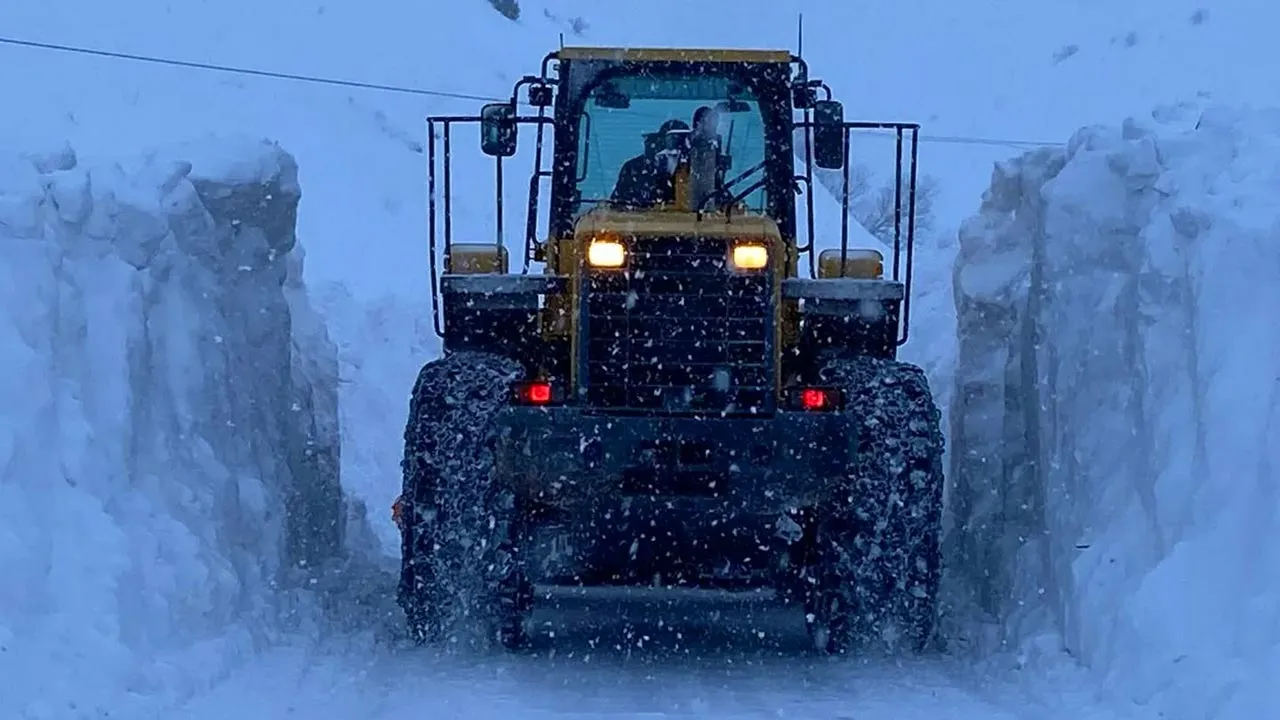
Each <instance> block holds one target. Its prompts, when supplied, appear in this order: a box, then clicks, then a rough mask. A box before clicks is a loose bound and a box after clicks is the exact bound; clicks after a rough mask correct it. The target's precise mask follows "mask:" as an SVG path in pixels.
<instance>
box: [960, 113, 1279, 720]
mask: <svg viewBox="0 0 1280 720" xmlns="http://www.w3.org/2000/svg"><path fill="white" fill-rule="evenodd" d="M1152 118H1153V119H1152V120H1151V121H1147V122H1137V121H1132V120H1130V121H1128V122H1126V123H1125V124H1124V125H1123V127H1121V128H1100V127H1091V128H1085V129H1082V130H1080V131H1079V132H1078V133H1076V135H1075V136H1074V137H1073V138H1072V139H1071V142H1070V143H1069V145H1068V147H1067V148H1066V149H1064V150H1044V151H1038V152H1033V153H1029V154H1027V155H1024V156H1022V157H1020V158H1018V159H1016V160H1013V161H1010V162H1007V163H1003V164H1001V165H999V166H998V167H997V168H996V171H995V173H994V177H993V180H992V185H991V188H990V190H989V191H987V193H986V195H985V197H984V199H983V204H982V209H981V212H980V213H979V214H978V215H977V216H976V217H974V218H972V219H971V220H970V221H969V222H968V223H967V224H966V225H965V227H964V228H963V230H962V232H961V235H960V251H959V256H958V258H957V260H956V265H955V275H954V281H955V282H954V290H955V299H956V307H957V315H958V324H959V352H958V360H957V377H956V384H955V397H954V399H953V401H952V407H951V419H952V443H953V448H955V451H954V452H953V454H952V459H951V461H952V481H953V483H954V484H955V486H956V490H957V492H956V496H955V497H956V501H955V503H954V505H953V508H954V512H955V514H956V526H957V532H956V533H955V535H954V537H953V539H952V556H953V557H954V558H957V559H958V561H957V562H958V564H957V567H958V570H959V573H960V574H961V575H963V576H964V580H965V581H966V582H967V584H968V589H969V591H970V600H971V601H972V603H973V604H974V605H975V606H976V607H977V608H979V609H980V610H982V611H984V612H985V613H986V615H987V616H988V617H989V618H991V619H993V620H995V621H997V624H995V625H994V627H997V628H999V629H998V630H997V631H996V632H995V633H994V635H995V637H992V638H988V639H989V640H998V641H1000V642H1003V643H1010V644H1013V645H1014V646H1019V647H1021V648H1022V649H1023V650H1027V649H1030V648H1034V647H1039V648H1041V649H1044V647H1045V646H1044V640H1045V638H1046V637H1054V636H1060V637H1061V642H1062V643H1064V644H1065V649H1066V650H1068V651H1069V652H1071V653H1072V654H1074V655H1076V656H1077V657H1079V658H1080V659H1081V661H1082V662H1084V663H1085V664H1086V665H1087V666H1088V667H1090V668H1091V669H1092V670H1093V671H1094V672H1095V673H1096V674H1097V675H1098V677H1099V679H1100V680H1101V681H1102V683H1103V685H1104V687H1105V689H1106V690H1107V691H1108V692H1109V693H1111V694H1114V695H1116V696H1119V697H1120V698H1122V699H1125V700H1128V701H1132V702H1134V703H1137V704H1139V705H1146V706H1148V707H1149V709H1152V710H1156V711H1159V712H1162V713H1163V715H1162V717H1165V718H1170V719H1176V718H1224V719H1225V718H1231V719H1234V718H1241V719H1243V718H1259V717H1280V693H1277V692H1276V689H1275V679H1276V678H1277V677H1280V544H1277V542H1276V538H1277V537H1278V536H1280V481H1278V480H1277V475H1276V471H1277V469H1280V323H1278V322H1277V308H1278V307H1280V203H1277V201H1276V198H1277V197H1280V112H1270V113H1268V112H1261V111H1235V110H1231V109H1224V108H1211V109H1208V110H1205V111H1203V112H1202V111H1200V110H1199V109H1195V108H1189V107H1174V108H1161V109H1159V110H1157V111H1156V112H1154V113H1153V114H1152Z"/></svg>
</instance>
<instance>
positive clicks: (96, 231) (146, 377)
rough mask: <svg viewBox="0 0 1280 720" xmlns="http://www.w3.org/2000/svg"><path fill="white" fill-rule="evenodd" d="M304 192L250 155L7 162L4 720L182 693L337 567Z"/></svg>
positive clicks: (258, 147)
mask: <svg viewBox="0 0 1280 720" xmlns="http://www.w3.org/2000/svg"><path fill="white" fill-rule="evenodd" d="M228 160H229V161H228ZM295 176H296V167H295V165H294V162H293V159H292V158H291V157H290V156H289V155H288V154H287V153H285V152H283V151H282V150H280V149H279V148H277V147H275V146H273V145H270V144H267V143H253V142H229V141H228V142H222V143H217V144H207V145H202V146H192V147H188V148H185V149H182V150H180V151H174V152H170V153H165V154H155V155H150V156H147V157H145V158H142V159H140V160H138V161H134V162H130V163H126V164H113V165H104V166H100V167H92V168H87V167H85V166H83V165H82V164H81V163H80V162H79V161H78V160H77V158H76V156H75V154H74V153H73V152H72V151H71V150H66V151H63V152H60V153H54V154H52V155H50V156H42V157H31V156H25V157H14V158H8V159H4V160H0V368H3V373H0V578H3V579H4V580H3V582H0V716H3V717H36V718H38V717H61V718H65V717H81V716H83V717H97V716H98V713H99V712H100V711H109V712H110V714H112V715H113V716H116V715H122V714H124V715H128V714H129V713H128V710H129V708H131V707H132V708H141V707H142V706H143V705H146V704H147V703H149V702H152V701H157V700H162V699H164V698H165V697H166V696H171V695H172V694H173V693H180V692H182V691H184V690H191V689H194V688H192V687H190V686H191V685H192V684H193V683H199V682H201V681H207V680H208V679H209V677H208V676H209V673H210V670H211V669H212V671H214V672H216V669H217V667H218V666H219V665H220V664H222V663H225V662H226V661H227V660H229V659H230V658H232V657H233V656H234V655H235V654H237V653H240V652H244V651H246V650H248V649H250V648H252V647H254V646H255V645H256V644H257V643H258V642H259V641H261V640H262V639H263V638H264V636H265V634H266V633H268V632H270V631H271V629H272V628H274V627H277V626H279V615H280V613H281V612H282V607H281V606H280V600H281V598H282V597H283V596H281V595H277V594H274V593H272V592H269V589H271V588H273V587H276V586H278V585H284V586H287V585H288V584H289V580H288V577H287V574H286V573H285V571H287V570H288V568H289V567H292V566H297V565H298V564H302V563H311V564H314V563H316V562H317V561H320V560H323V559H324V558H325V557H326V556H329V555H332V554H333V553H334V552H336V551H337V549H338V547H339V545H340V542H341V538H340V537H339V535H338V533H339V532H340V528H341V524H340V523H339V522H338V520H339V513H340V505H341V496H340V490H339V487H338V447H339V446H338V430H337V400H336V397H337V394H336V393H337V387H336V375H337V369H336V358H335V350H334V348H333V346H332V345H331V344H330V343H329V340H328V338H327V335H326V333H325V330H324V327H323V325H322V324H321V323H320V321H319V318H318V316H316V315H314V314H313V313H312V311H311V310H310V308H309V306H308V304H307V301H306V298H305V295H304V291H303V288H302V285H301V279H300V278H301V261H302V258H301V251H300V249H299V248H297V247H296V242H295V233H294V219H295V217H296V210H297V205H298V201H299V197H300V193H299V189H298V186H297V183H296V179H295ZM122 688H123V689H125V690H124V691H123V694H121V693H122V691H121V689H122Z"/></svg>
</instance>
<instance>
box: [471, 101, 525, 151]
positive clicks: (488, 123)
mask: <svg viewBox="0 0 1280 720" xmlns="http://www.w3.org/2000/svg"><path fill="white" fill-rule="evenodd" d="M516 135H517V133H516V108H515V105H513V104H511V103H494V104H492V105H485V106H484V107H483V108H481V109H480V150H481V151H483V152H484V154H485V155H490V156H492V157H511V156H512V155H515V154H516Z"/></svg>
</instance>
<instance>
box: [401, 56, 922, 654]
mask: <svg viewBox="0 0 1280 720" xmlns="http://www.w3.org/2000/svg"><path fill="white" fill-rule="evenodd" d="M553 68H554V73H553V72H552V69H553ZM524 88H527V101H528V105H530V106H531V107H533V108H535V109H536V113H535V114H526V115H521V114H519V113H518V112H517V108H518V107H519V94H520V91H521V90H522V89H524ZM820 93H821V94H822V99H819V94H820ZM831 95H832V94H831V90H830V88H829V87H827V86H826V84H825V83H823V82H822V81H820V80H810V79H809V72H808V67H807V65H806V64H805V63H804V61H803V60H801V59H800V58H799V57H796V56H794V55H792V54H791V53H789V52H785V51H743V50H669V49H618V48H562V49H561V50H559V51H557V52H554V53H551V54H549V55H548V56H547V57H546V58H545V59H544V61H543V64H542V72H541V75H539V76H527V77H525V78H523V79H521V80H520V81H519V82H518V83H517V84H516V86H515V88H514V90H513V93H512V96H511V98H510V100H509V101H507V102H503V103H493V104H490V105H486V106H484V108H483V109H482V110H481V113H480V114H479V115H477V116H474V117H471V116H441V117H432V118H429V119H428V122H427V124H428V128H427V130H428V165H429V170H428V193H429V197H428V225H429V227H428V247H429V254H430V262H431V293H432V301H433V304H432V309H433V315H434V320H435V327H436V331H437V333H438V334H439V335H440V336H441V338H442V340H443V346H444V347H443V350H444V352H443V356H442V357H441V358H439V359H437V360H433V361H431V362H428V363H427V364H426V365H425V366H424V367H423V369H422V372H421V373H420V375H419V377H418V380H417V383H416V384H415V387H414V390H413V395H412V399H411V403H410V416H409V420H408V423H407V426H406V433H405V455H404V461H403V469H404V487H403V494H402V495H401V497H400V498H399V499H398V500H397V503H396V508H395V514H396V519H397V522H398V524H399V526H400V529H401V534H402V551H403V562H402V577H401V585H400V591H399V599H400V603H401V605H402V607H404V609H405V612H406V615H407V618H408V624H409V630H410V632H411V634H412V635H413V636H414V637H415V638H417V639H419V640H427V639H429V638H432V637H440V636H441V635H442V634H443V633H446V632H448V631H449V628H453V627H456V624H457V621H458V620H459V619H460V618H463V617H468V618H472V619H476V618H479V619H481V620H483V622H484V623H485V624H486V627H488V628H490V629H491V630H492V631H493V632H494V634H495V637H497V638H499V639H500V640H501V641H502V642H503V643H504V644H505V645H507V646H509V647H515V646H519V645H522V644H524V643H525V642H527V640H528V638H529V632H530V628H529V626H528V622H529V618H530V614H531V610H532V606H533V602H534V597H535V590H534V588H535V587H536V586H538V585H619V584H621V585H637V584H644V585H651V584H655V583H656V584H659V585H677V586H693V587H721V588H760V587H767V588H771V589H773V590H774V591H776V592H777V594H778V596H779V597H780V599H781V600H782V601H784V602H795V603H796V604H797V605H798V606H799V607H802V608H803V610H804V613H805V616H806V620H807V625H808V627H809V629H810V632H811V635H812V636H813V638H814V641H815V644H816V646H817V647H818V648H819V649H821V650H824V651H831V652H843V651H845V650H847V649H848V648H849V647H851V646H852V645H853V643H854V642H855V641H857V640H859V639H866V638H868V637H873V636H876V637H883V638H889V639H892V638H895V637H899V636H905V637H907V638H908V639H909V640H910V641H911V642H912V643H913V644H914V645H916V646H917V647H919V646H923V645H924V644H927V643H928V642H929V640H930V639H931V638H932V636H933V633H934V625H935V596H936V592H937V585H938V575H939V572H940V567H939V564H940V560H939V551H938V541H939V533H940V524H941V517H940V515H941V506H942V498H941V494H942V484H943V479H942V466H941V452H942V435H941V432H940V428H939V414H938V411H937V408H936V407H935V404H934V402H933V399H932V396H931V393H930V390H929V386H928V382H927V380H926V379H925V377H924V374H923V372H921V371H920V369H919V368H917V367H914V366H912V365H909V364H907V363H903V362H900V361H898V360H897V349H898V347H899V346H900V345H902V344H903V343H905V342H906V340H907V338H908V335H909V314H910V296H911V277H912V270H913V267H912V266H913V259H914V234H915V232H914V231H915V225H914V218H915V193H916V164H917V149H918V131H919V126H918V125H916V124H915V123H872V122H850V121H846V120H845V119H844V111H843V107H842V106H841V104H840V103H839V102H837V101H835V100H833V99H832V97H831ZM549 109H550V110H551V111H552V112H551V114H550V115H548V110H549ZM686 113H687V115H686ZM797 115H798V116H799V117H797ZM677 116H687V117H690V119H691V120H692V122H691V123H686V122H685V121H684V120H683V119H682V117H677ZM650 121H651V122H650ZM674 121H679V122H674ZM644 122H650V125H656V124H657V123H658V122H661V127H660V128H659V129H658V130H654V131H653V132H648V133H644V134H643V135H641V133H640V132H639V130H638V129H639V128H640V127H641V123H644ZM460 125H470V126H478V128H479V134H480V140H481V149H482V151H483V152H484V153H485V154H487V155H490V156H492V157H494V158H495V165H494V168H495V170H494V172H495V187H496V195H495V207H494V213H495V214H494V224H495V231H496V237H495V239H494V241H493V242H490V243H476V242H467V243H458V242H454V241H453V219H452V197H453V178H452V171H451V164H452V163H451V161H452V155H453V145H452V141H453V136H454V134H455V130H456V127H457V126H460ZM681 125H683V128H682V127H681ZM522 126H524V127H532V128H533V129H534V131H535V132H536V142H535V148H534V153H533V159H532V162H533V171H532V173H531V174H530V178H529V186H528V194H527V215H526V223H525V231H524V244H523V259H522V267H521V270H520V271H519V272H518V273H516V272H511V270H510V262H509V255H510V253H509V251H508V249H507V247H506V244H505V238H504V217H505V211H506V207H505V188H504V174H505V173H506V172H507V170H506V168H505V163H504V161H505V160H507V159H509V158H511V157H512V156H514V155H515V154H516V151H517V146H518V142H517V139H518V136H519V133H520V128H521V127H522ZM548 129H550V138H549V140H550V142H549V143H548ZM796 130H801V131H802V133H803V138H802V142H803V145H804V147H803V150H804V152H803V158H804V172H803V173H802V174H797V173H796V168H795V163H796V153H795V147H794V143H795V131H796ZM855 130H888V131H891V132H893V133H894V135H895V139H896V153H895V167H894V172H895V198H894V203H895V214H894V224H893V228H894V235H893V249H892V254H893V258H892V264H891V268H892V270H891V275H890V277H889V278H885V277H884V269H885V268H884V256H883V253H881V252H879V251H877V250H874V249H870V248H858V249H853V248H851V247H850V208H849V204H850V197H849V187H850V182H849V180H850V177H849V175H850V146H851V133H852V132H853V131H855ZM641 136H642V137H643V140H644V142H643V148H640V147H638V146H639V145H640V142H639V138H640V137H641ZM757 136H758V137H757ZM744 137H745V138H747V139H745V140H744V139H743V138H744ZM548 144H549V145H550V148H549V149H548ZM630 146H637V147H631V149H640V150H642V152H641V154H639V155H637V156H636V157H635V158H632V159H630V160H628V161H627V162H626V163H623V162H621V161H622V158H623V156H624V155H626V154H628V153H629V152H630V150H628V149H627V148H628V147H630ZM548 157H549V158H550V160H551V163H550V164H551V166H550V168H546V167H544V165H545V164H546V160H547V158H548ZM743 158H746V159H747V160H748V161H750V160H752V159H753V158H758V162H755V163H753V164H751V165H749V166H748V167H747V168H746V170H745V171H743V172H741V173H739V175H738V176H736V177H733V178H732V179H730V178H729V177H728V176H727V173H728V171H729V170H731V169H735V168H734V163H735V162H737V161H741V160H742V159H743ZM631 163H637V164H636V167H637V168H639V167H642V166H643V167H644V168H647V170H645V172H647V173H648V174H647V175H644V174H641V175H637V176H636V177H639V178H641V180H640V181H639V184H637V185H636V186H635V187H636V188H638V190H636V192H640V193H641V195H643V193H649V195H644V197H646V198H648V199H643V200H639V199H635V198H638V197H641V195H634V196H633V195H628V194H627V193H624V192H623V186H624V184H626V183H624V180H623V177H624V176H626V175H627V173H628V172H629V171H628V167H629V166H630V165H631ZM438 164H439V165H440V172H439V173H437V165H438ZM815 165H816V166H817V167H818V168H822V169H827V170H837V169H840V170H842V173H841V174H842V180H843V183H842V188H843V192H842V193H841V195H842V197H841V210H842V215H841V217H842V220H841V232H840V244H839V247H838V248H832V249H828V250H824V251H822V252H818V251H817V249H816V247H815V243H814V238H815V227H814V224H815V223H814V197H813V195H814V192H816V187H817V186H816V185H815V183H814V168H815ZM655 168H656V169H655ZM661 168H666V169H665V170H662V169H661ZM756 174H759V177H758V178H757V179H754V180H752V178H753V176H754V175H756ZM615 178H616V185H615ZM748 180H751V182H750V183H749V184H746V185H743V186H740V187H738V189H736V190H732V189H731V188H733V187H734V186H735V185H739V184H741V183H744V182H746V181H748ZM543 181H549V182H550V193H549V201H548V203H547V206H548V208H549V209H548V213H547V215H546V239H541V238H540V237H539V219H540V214H539V213H540V209H541V206H542V203H541V202H540V197H539V196H540V188H541V184H542V182H543ZM610 186H614V189H613V191H612V193H611V194H610V193H608V192H607V191H608V188H609V187H610ZM628 187H631V186H628ZM800 194H803V195H804V196H805V199H806V202H805V203H804V208H805V220H806V222H805V226H806V230H807V238H806V240H805V242H803V243H801V242H799V241H798V233H797V226H798V222H797V214H798V213H797V209H796V206H797V204H798V203H797V195H800ZM441 251H443V265H444V272H443V274H440V275H437V271H436V263H437V259H438V258H439V255H440V253H441ZM806 259H807V262H804V261H805V260H806ZM535 263H537V264H541V265H542V268H541V271H540V272H538V271H533V272H531V268H532V265H533V264H535ZM802 267H805V268H806V270H807V272H805V275H806V276H804V277H802V276H801V268H802Z"/></svg>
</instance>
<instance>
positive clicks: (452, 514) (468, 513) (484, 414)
mask: <svg viewBox="0 0 1280 720" xmlns="http://www.w3.org/2000/svg"><path fill="white" fill-rule="evenodd" d="M520 374H521V369H520V366H519V364H518V363H516V362H514V361H511V360H509V359H506V358H503V357H500V356H496V355H491V354H487V353H477V352H457V353H451V354H449V355H446V356H445V357H443V358H441V359H439V360H434V361H432V362H429V363H427V364H426V365H425V366H423V368H422V370H421V372H419V374H418V380H417V382H416V383H415V385H414V388H413V396H412V399H411V400H410V404H409V419H408V422H407V424H406V427H405V433H404V442H405V451H404V459H403V461H402V463H401V468H402V470H403V473H404V487H403V495H402V496H401V498H402V504H403V515H402V516H403V518H404V523H403V529H402V534H401V557H402V560H401V577H400V588H399V598H398V599H399V602H400V605H401V607H402V608H403V609H404V612H405V618H406V621H407V626H408V632H409V635H410V637H411V639H413V640H414V641H415V642H417V643H426V642H438V641H442V640H446V639H448V640H451V641H454V642H456V641H458V640H460V639H461V637H460V636H462V635H472V636H473V637H474V636H475V635H476V634H478V635H479V637H480V639H481V640H482V642H484V644H487V639H497V640H499V642H501V643H502V644H503V645H505V646H507V647H516V646H519V645H521V644H522V643H523V642H524V641H525V639H526V633H525V620H526V619H527V615H528V612H529V610H530V608H531V606H532V588H531V587H529V586H528V583H527V581H525V576H524V574H523V573H522V572H521V567H520V562H519V552H518V546H517V542H518V539H519V535H520V532H519V528H518V527H517V526H516V523H517V522H518V513H517V509H516V507H515V501H514V495H513V493H512V492H511V491H510V489H509V488H507V487H506V486H504V484H503V483H502V481H501V478H497V477H495V476H494V473H493V464H494V460H493V448H494V441H495V437H496V427H495V421H496V419H497V417H498V414H499V413H500V412H501V411H502V408H503V407H504V406H505V405H506V402H507V397H508V393H509V387H510V384H511V383H512V382H513V381H515V380H516V379H518V378H519V376H520ZM467 630H474V631H478V633H466V632H464V631H467Z"/></svg>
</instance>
